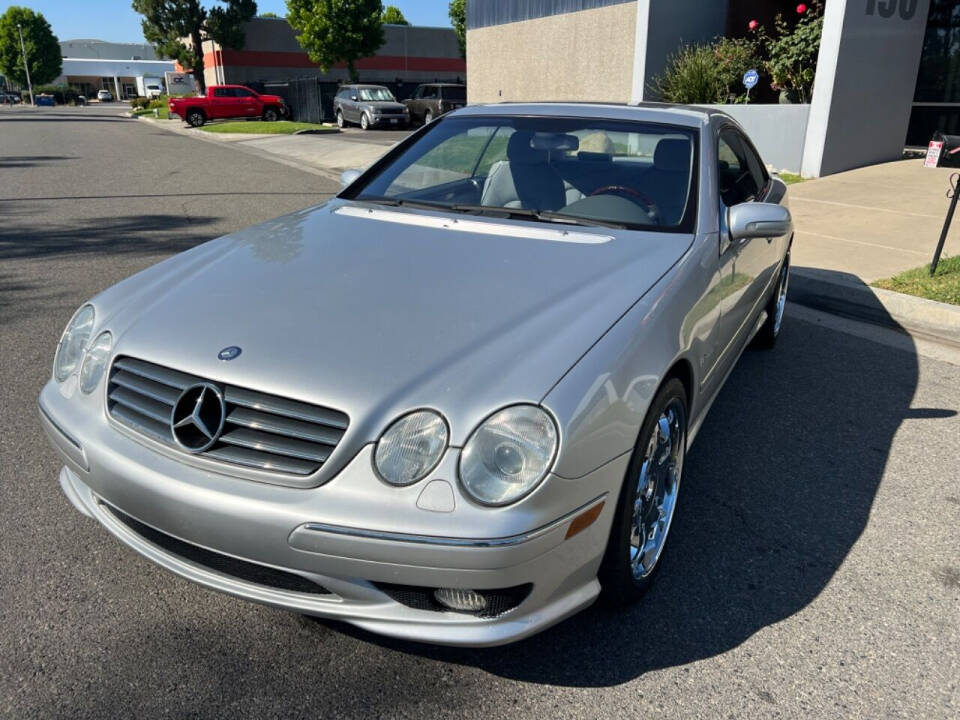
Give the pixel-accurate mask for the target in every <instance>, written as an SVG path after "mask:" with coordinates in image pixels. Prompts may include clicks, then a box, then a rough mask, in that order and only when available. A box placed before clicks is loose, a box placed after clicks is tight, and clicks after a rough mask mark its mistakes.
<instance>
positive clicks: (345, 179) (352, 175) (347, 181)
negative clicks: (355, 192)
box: [340, 168, 363, 189]
mask: <svg viewBox="0 0 960 720" xmlns="http://www.w3.org/2000/svg"><path fill="white" fill-rule="evenodd" d="M362 174H363V170H357V169H356V168H351V169H350V170H344V171H343V172H342V173H340V188H341V189H343V188H345V187H348V186H349V185H351V184H352V183H353V181H354V180H356V179H357V178H358V177H360V176H361V175H362Z"/></svg>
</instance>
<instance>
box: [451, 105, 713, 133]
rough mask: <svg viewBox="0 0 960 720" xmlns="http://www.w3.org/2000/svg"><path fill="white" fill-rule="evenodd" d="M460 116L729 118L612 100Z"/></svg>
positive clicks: (474, 109) (684, 121)
mask: <svg viewBox="0 0 960 720" xmlns="http://www.w3.org/2000/svg"><path fill="white" fill-rule="evenodd" d="M456 114H457V115H458V116H460V117H464V116H467V115H538V116H543V117H551V116H553V117H562V116H563V117H569V116H574V117H576V116H582V117H593V118H606V119H609V120H639V121H644V122H660V123H672V124H674V125H685V126H688V127H699V126H701V125H705V124H707V123H709V122H710V120H711V118H712V117H714V116H723V117H729V116H728V115H727V114H726V113H724V112H723V111H721V110H718V109H716V108H712V107H701V106H698V105H674V104H670V103H653V102H642V103H615V102H609V103H604V102H568V101H564V102H526V103H512V102H504V103H490V104H486V105H468V106H467V107H465V108H463V109H461V110H457V111H456Z"/></svg>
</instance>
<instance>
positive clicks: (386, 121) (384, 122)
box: [370, 113, 410, 127]
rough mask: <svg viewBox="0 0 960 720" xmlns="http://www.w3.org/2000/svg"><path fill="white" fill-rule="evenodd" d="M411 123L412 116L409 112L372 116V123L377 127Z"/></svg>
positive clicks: (401, 125)
mask: <svg viewBox="0 0 960 720" xmlns="http://www.w3.org/2000/svg"><path fill="white" fill-rule="evenodd" d="M409 123H410V116H409V115H408V114H407V113H393V114H390V115H373V116H371V118H370V124H371V125H373V126H375V127H388V126H393V127H405V126H406V125H408V124H409Z"/></svg>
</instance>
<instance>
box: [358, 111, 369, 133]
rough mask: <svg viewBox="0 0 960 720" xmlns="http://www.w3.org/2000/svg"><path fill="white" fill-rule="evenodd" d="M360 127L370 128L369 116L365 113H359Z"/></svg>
mask: <svg viewBox="0 0 960 720" xmlns="http://www.w3.org/2000/svg"><path fill="white" fill-rule="evenodd" d="M360 129H361V130H369V129H370V118H369V117H367V114H366V113H361V114H360Z"/></svg>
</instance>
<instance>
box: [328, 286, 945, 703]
mask: <svg viewBox="0 0 960 720" xmlns="http://www.w3.org/2000/svg"><path fill="white" fill-rule="evenodd" d="M877 308H878V311H880V312H882V311H883V309H882V307H881V306H879V304H877ZM789 312H790V308H789V307H788V310H787V313H788V316H787V321H786V323H785V326H784V331H783V334H782V336H781V338H780V342H779V344H778V346H777V348H776V349H775V350H774V351H772V352H762V351H755V350H748V351H747V352H746V353H744V355H743V357H742V358H741V360H740V363H739V365H738V366H737V368H736V369H735V370H734V372H733V373H732V375H731V376H730V378H729V380H728V382H727V384H726V387H725V388H724V389H723V391H722V392H721V393H720V396H719V397H718V399H717V401H716V403H715V404H714V407H713V409H712V410H711V411H710V414H709V416H708V417H707V419H706V421H705V424H704V426H703V428H702V430H701V432H700V435H699V437H698V439H697V441H696V443H695V445H694V446H693V447H691V449H690V453H689V455H688V458H687V465H686V468H685V471H684V479H683V486H682V490H681V498H680V506H679V509H678V515H677V516H676V518H675V520H674V525H673V528H672V529H671V544H670V546H669V547H668V550H667V552H666V554H665V555H664V557H663V565H662V567H661V568H660V571H659V572H660V575H659V577H658V578H657V581H656V583H655V584H654V586H653V588H652V589H651V591H650V592H649V593H648V594H647V596H646V597H645V598H644V599H643V600H642V601H641V602H640V603H639V604H637V605H635V606H632V607H629V608H626V609H620V610H617V609H610V608H609V607H605V606H604V605H603V603H598V604H597V605H595V606H594V607H592V608H590V609H588V610H586V611H584V612H582V613H580V614H579V615H575V616H573V617H572V618H570V619H568V620H566V621H565V622H563V623H562V624H560V625H558V626H556V627H554V628H552V629H549V630H547V631H545V632H543V633H541V634H540V635H537V636H534V637H532V638H529V639H527V640H524V641H522V642H520V643H517V644H514V645H509V646H505V647H501V648H491V649H459V648H445V647H433V646H428V645H421V644H417V643H410V642H404V641H396V640H392V639H384V638H381V637H378V636H374V635H372V634H370V633H366V632H364V631H361V630H357V629H354V628H352V627H350V626H345V625H341V624H336V625H333V624H331V626H333V627H336V628H338V629H340V630H341V631H342V632H345V633H347V634H349V635H352V636H354V637H356V638H358V639H363V640H365V641H367V642H371V643H376V644H378V645H380V646H383V647H386V648H391V649H393V650H396V651H399V652H402V653H407V654H411V655H416V656H420V657H424V658H430V659H433V660H437V661H443V662H452V663H458V664H463V665H469V666H474V667H477V668H481V669H483V670H485V671H487V672H490V673H492V674H494V675H498V676H502V677H506V678H512V679H516V680H523V681H526V682H534V683H547V684H551V685H567V686H578V687H585V686H610V685H616V684H620V683H623V682H626V681H629V680H631V679H633V678H635V677H637V676H639V675H642V674H644V673H646V672H649V671H651V670H657V669H660V668H666V667H671V666H679V665H685V664H687V663H691V662H694V661H697V660H701V659H704V658H709V657H711V656H714V655H717V654H720V653H723V652H725V651H728V650H730V649H732V648H735V647H736V646H738V645H740V644H741V643H743V642H744V641H745V640H747V639H748V638H750V637H751V636H752V635H753V634H754V633H756V632H758V631H760V630H762V629H763V628H766V627H767V626H770V625H772V624H774V623H777V622H779V621H782V620H784V619H785V618H788V617H790V616H792V615H794V614H795V613H797V612H799V611H801V610H803V609H804V608H805V607H806V606H807V605H809V604H810V603H811V602H812V601H813V600H814V599H815V598H816V597H817V596H818V594H819V593H820V592H821V591H822V590H823V589H824V587H825V586H826V585H827V583H828V582H830V579H831V578H832V577H833V575H834V573H835V572H836V571H837V569H838V568H839V566H840V565H841V563H843V561H844V558H846V556H847V554H848V553H849V552H850V549H851V547H852V546H853V545H854V543H856V542H857V539H858V538H859V537H860V535H861V533H862V532H863V530H864V527H865V526H866V523H867V520H868V517H869V514H870V509H871V505H872V503H873V500H874V496H875V494H876V492H877V488H878V486H879V483H880V480H881V478H882V476H883V471H884V466H885V464H886V462H887V457H888V454H889V452H890V447H891V443H892V441H893V437H894V434H895V433H896V431H897V428H898V427H899V426H900V423H901V422H902V421H903V420H904V418H906V417H911V418H922V417H943V416H944V413H947V414H952V411H943V410H938V409H914V410H911V409H910V403H911V400H912V398H913V395H914V391H915V389H916V387H917V377H918V370H917V356H916V354H915V352H908V351H903V350H898V349H894V348H890V347H888V346H885V345H880V344H877V343H875V342H872V341H869V340H865V339H861V338H859V337H856V336H854V335H850V334H846V333H840V332H837V331H834V330H830V329H827V328H825V327H822V326H817V325H813V324H808V326H807V327H804V332H803V333H802V335H803V336H804V337H806V338H811V337H812V338H814V341H813V342H810V341H809V340H807V341H806V342H804V341H803V340H802V339H801V337H800V336H801V333H799V332H794V331H793V327H792V326H793V324H794V323H795V322H798V321H795V320H793V321H791V319H790V317H789ZM888 320H889V323H890V324H895V323H894V322H893V320H892V319H889V318H888ZM908 345H909V347H911V348H912V347H913V343H912V341H908ZM878 379H882V380H880V381H878ZM854 601H855V600H854Z"/></svg>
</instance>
